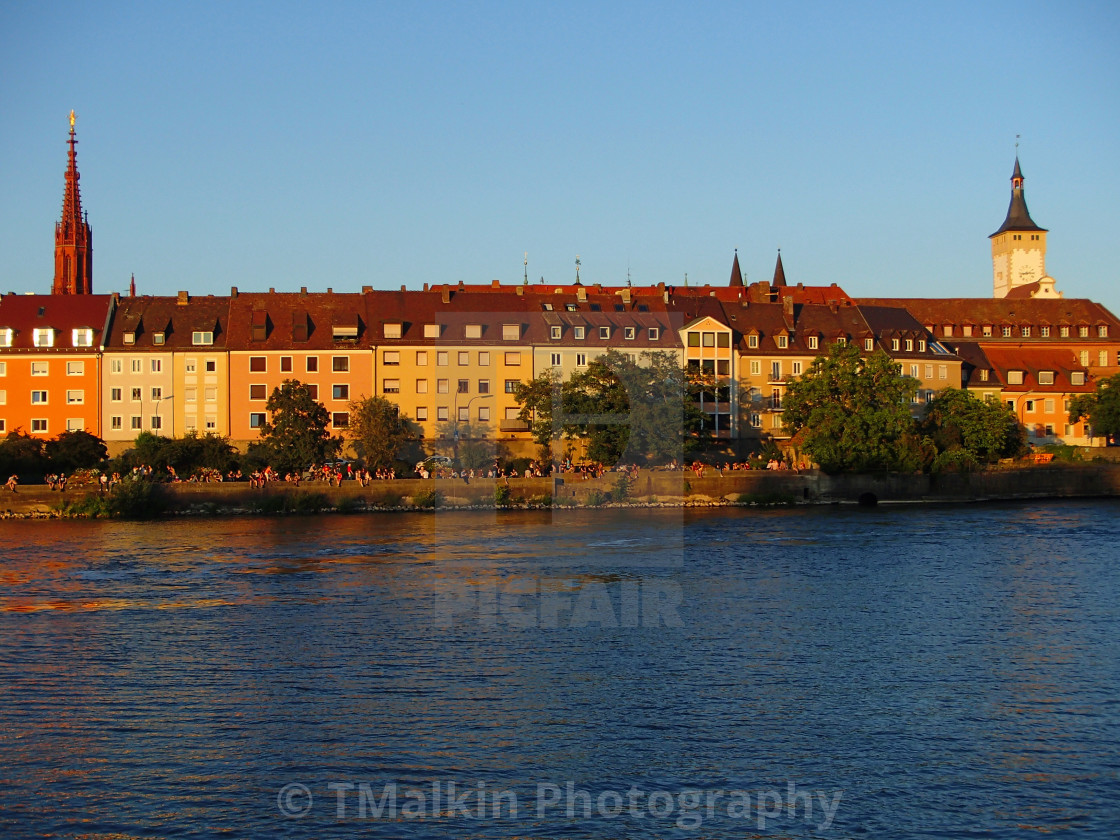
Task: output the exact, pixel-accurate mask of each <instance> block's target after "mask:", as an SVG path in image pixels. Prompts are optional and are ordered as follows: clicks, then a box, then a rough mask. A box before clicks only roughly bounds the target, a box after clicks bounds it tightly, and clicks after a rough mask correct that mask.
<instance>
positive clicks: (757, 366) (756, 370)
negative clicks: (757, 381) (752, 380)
mask: <svg viewBox="0 0 1120 840" xmlns="http://www.w3.org/2000/svg"><path fill="white" fill-rule="evenodd" d="M751 376H762V362H761V361H759V360H758V359H751Z"/></svg>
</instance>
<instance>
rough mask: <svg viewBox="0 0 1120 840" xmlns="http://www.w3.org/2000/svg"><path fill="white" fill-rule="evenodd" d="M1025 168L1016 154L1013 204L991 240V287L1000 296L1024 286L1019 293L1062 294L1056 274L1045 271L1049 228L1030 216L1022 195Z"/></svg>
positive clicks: (1024, 294) (1037, 294) (995, 294)
mask: <svg viewBox="0 0 1120 840" xmlns="http://www.w3.org/2000/svg"><path fill="white" fill-rule="evenodd" d="M1023 180H1024V179H1023V171H1022V170H1021V169H1020V168H1019V156H1018V155H1016V156H1015V171H1014V172H1013V173H1012V174H1011V204H1010V206H1008V208H1007V218H1006V219H1004V221H1003V224H1002V225H1001V226H1000V228H999V230H997V231H996V232H995V233H993V234H992V235H991V236H989V237H988V238H989V239H990V240H992V287H993V292H994V296H995V297H997V298H1002V297H1007V296H1008V295H1009V294H1011V292H1012V291H1013V290H1016V289H1022V291H1019V292H1017V293H1016V295H1015V296H1016V297H1060V294H1059V293H1058V292H1055V291H1054V278H1053V277H1050V276H1049V275H1047V273H1046V228H1041V227H1039V226H1038V225H1036V224H1035V223H1034V220H1032V219H1031V214H1030V212H1029V211H1028V210H1027V200H1026V198H1025V197H1024V196H1023Z"/></svg>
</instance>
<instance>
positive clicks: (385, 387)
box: [381, 379, 401, 394]
mask: <svg viewBox="0 0 1120 840" xmlns="http://www.w3.org/2000/svg"><path fill="white" fill-rule="evenodd" d="M400 392H401V381H400V380H399V379H385V380H383V381H382V382H381V393H383V394H399V393H400Z"/></svg>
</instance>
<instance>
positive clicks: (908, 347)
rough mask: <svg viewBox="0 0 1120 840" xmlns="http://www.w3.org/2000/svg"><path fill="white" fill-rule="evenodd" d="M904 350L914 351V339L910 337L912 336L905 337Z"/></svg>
mask: <svg viewBox="0 0 1120 840" xmlns="http://www.w3.org/2000/svg"><path fill="white" fill-rule="evenodd" d="M906 352H907V353H913V352H914V339H912V338H908V339H906Z"/></svg>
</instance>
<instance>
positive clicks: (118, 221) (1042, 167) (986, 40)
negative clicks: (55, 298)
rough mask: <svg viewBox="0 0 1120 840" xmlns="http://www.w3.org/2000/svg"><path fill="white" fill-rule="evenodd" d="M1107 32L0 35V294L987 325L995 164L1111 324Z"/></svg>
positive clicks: (125, 27) (191, 27) (525, 6)
mask: <svg viewBox="0 0 1120 840" xmlns="http://www.w3.org/2000/svg"><path fill="white" fill-rule="evenodd" d="M1118 44H1120V4H1117V3H1115V2H1113V1H1111V0H1110V1H1109V2H1099V3H1077V2H1074V3H1064V4H1059V3H1053V2H1049V3H1041V2H1021V3H1001V2H997V3H988V2H980V3H978V2H968V3H952V4H947V3H933V4H913V3H894V2H884V3H880V4H847V3H835V2H821V3H773V2H770V3H758V4H752V3H734V4H730V3H689V4H685V3H681V4H656V3H617V2H606V3H604V2H599V3H521V2H517V3H513V2H511V3H467V2H461V3H438V4H437V3H418V2H402V3H388V2H387V3H372V2H371V3H327V4H325V5H324V6H322V7H319V6H315V5H313V4H311V3H285V2H256V3H249V2H233V3H224V2H223V3H178V4H164V3H131V4H118V3H77V2H75V3H50V2H45V3H16V2H8V3H4V4H3V5H2V6H0V291H9V290H14V291H38V292H46V291H49V288H50V281H51V275H52V271H53V263H52V260H53V231H54V227H53V226H54V222H55V220H56V219H57V218H58V215H59V211H60V208H61V202H62V192H63V173H64V170H65V164H66V142H65V141H66V134H67V116H68V114H69V111H70V109H71V108H73V109H74V110H75V111H76V112H77V115H78V123H77V129H78V139H79V146H78V161H79V167H80V170H81V173H82V181H81V185H82V198H83V203H84V207H85V209H86V210H87V211H88V213H89V219H90V223H91V224H92V225H93V229H94V287H95V291H102V292H104V291H112V290H122V291H123V290H124V289H126V288H127V285H128V278H129V275H130V274H131V273H133V272H134V273H135V274H136V280H137V284H138V286H139V289H140V291H141V292H146V293H152V294H173V293H174V292H175V291H177V290H179V289H189V290H191V291H192V292H194V293H215V294H218V293H228V291H229V287H230V286H238V287H239V288H241V289H242V290H246V291H252V290H265V289H267V288H268V287H270V286H272V287H276V288H277V289H278V290H295V289H298V287H299V286H308V287H311V288H312V289H324V288H325V287H327V286H331V287H333V288H334V289H335V290H336V291H339V290H357V289H359V288H360V287H361V286H362V285H372V286H374V287H378V288H395V287H399V286H400V285H401V284H407V285H408V286H409V287H410V288H415V287H419V286H420V285H421V284H422V283H424V282H444V281H459V280H464V281H466V282H488V281H490V280H492V279H500V280H502V281H503V282H518V281H520V280H521V277H522V255H523V253H524V252H526V251H528V254H529V269H528V270H529V277H530V280H531V281H532V282H537V281H538V280H539V279H540V277H541V276H543V277H544V278H545V280H546V281H550V282H561V281H563V282H570V281H571V280H572V279H573V277H574V271H575V258H576V255H577V254H578V255H580V257H581V260H582V264H583V268H582V272H581V276H582V278H583V280H584V281H585V282H601V283H605V284H619V283H625V281H626V276H627V271H628V270H629V272H630V274H631V277H632V278H633V281H634V283H636V284H646V283H657V282H665V283H670V284H672V283H675V284H680V283H682V282H683V280H684V276H685V274H686V273H687V275H688V278H689V282H690V284H702V283H705V282H708V283H713V284H725V283H726V282H727V280H728V276H729V273H730V267H731V259H732V255H733V250H734V249H735V248H738V249H739V257H740V262H741V264H742V267H743V270H744V271H745V272H746V274H747V280H748V281H755V280H763V279H769V278H770V277H771V275H772V272H773V268H774V260H775V255H776V251H777V249H778V248H779V247H780V248H781V249H782V258H783V261H784V263H785V268H786V273H787V277H788V278H789V280H790V282H794V283H796V282H803V283H807V284H827V283H831V282H836V283H839V284H840V285H841V286H843V287H844V288H845V289H846V290H847V291H848V292H849V293H850V294H853V295H899V296H903V295H907V296H979V297H987V296H990V295H991V282H992V281H991V258H990V253H989V243H988V239H987V236H988V234H990V233H991V232H992V231H994V230H995V229H996V228H997V227H999V225H1000V223H1001V222H1002V221H1003V217H1004V214H1005V212H1006V209H1007V203H1008V198H1009V194H1010V193H1009V190H1010V183H1009V180H1008V179H1009V177H1010V175H1011V169H1012V164H1013V160H1014V153H1015V136H1016V134H1021V135H1022V142H1021V146H1020V150H1019V151H1020V159H1021V161H1022V166H1023V171H1024V174H1025V175H1026V178H1027V182H1026V192H1027V200H1028V204H1029V206H1030V210H1031V213H1032V215H1033V217H1034V220H1035V221H1036V222H1037V223H1038V224H1040V225H1042V226H1043V227H1046V228H1048V229H1049V230H1050V243H1049V245H1050V247H1049V256H1048V261H1047V268H1048V270H1049V272H1050V273H1051V274H1052V275H1053V276H1054V277H1055V278H1057V280H1058V287H1059V289H1061V290H1064V291H1065V293H1066V295H1067V296H1071V297H1090V298H1094V299H1096V300H1099V301H1101V302H1103V303H1105V304H1106V305H1108V306H1109V307H1110V308H1111V309H1113V311H1115V312H1120V292H1118V286H1117V281H1118V280H1120V269H1118V265H1117V256H1118V251H1120V240H1118V237H1117V233H1116V232H1117V229H1118V228H1120V218H1118V215H1120V214H1118V210H1117V208H1118V206H1120V205H1118V203H1117V199H1116V198H1115V196H1114V192H1115V188H1114V186H1113V180H1114V175H1113V168H1114V167H1115V166H1116V165H1117V162H1118V158H1120V155H1118V151H1120V148H1118V147H1120V141H1118V138H1120V48H1118V46H1117V45H1118Z"/></svg>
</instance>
